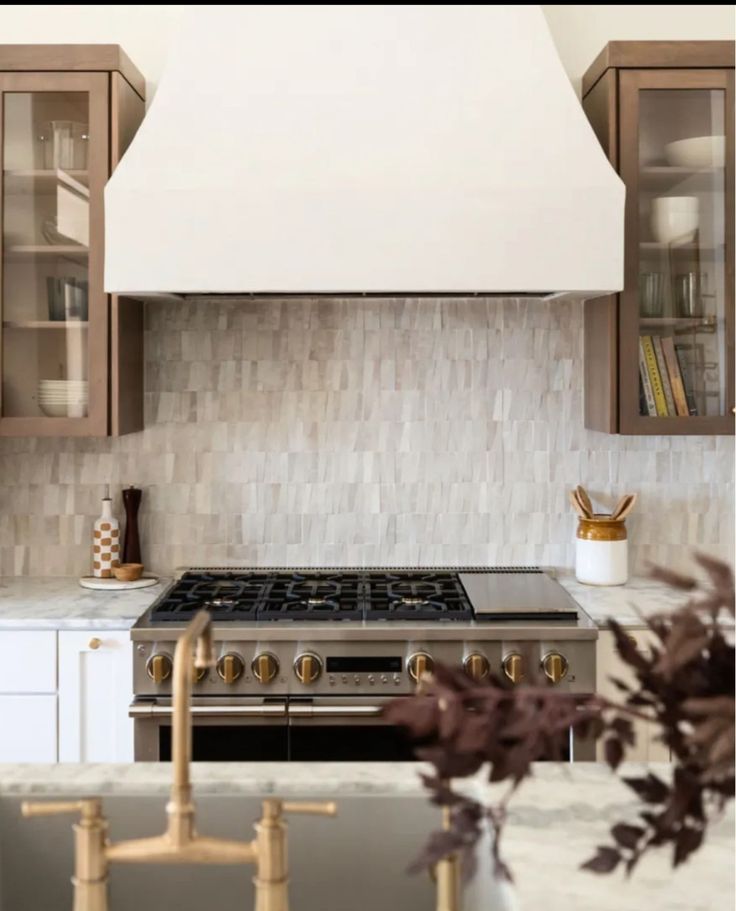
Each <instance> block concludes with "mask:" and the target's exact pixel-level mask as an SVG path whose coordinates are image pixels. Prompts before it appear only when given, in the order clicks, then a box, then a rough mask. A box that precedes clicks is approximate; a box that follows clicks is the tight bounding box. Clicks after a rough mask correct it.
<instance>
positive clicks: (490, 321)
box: [0, 298, 734, 575]
mask: <svg viewBox="0 0 736 911" xmlns="http://www.w3.org/2000/svg"><path fill="white" fill-rule="evenodd" d="M582 308H583V304H582V303H581V302H567V303H564V302H563V303H560V302H551V303H543V302H540V301H528V300H516V299H506V300H498V299H480V298H472V299H468V300H456V299H448V300H441V299H423V300H417V299H396V300H366V299H352V300H311V301H310V300H300V299H291V300H283V301H274V300H268V301H249V302H245V303H240V302H221V303H199V304H194V303H181V304H168V303H165V304H164V303H155V304H148V305H147V308H146V429H145V430H144V431H143V432H142V433H140V434H133V435H129V436H126V437H122V438H120V439H112V440H80V439H68V438H67V439H52V440H46V439H19V440H12V439H2V440H0V570H1V571H2V573H3V574H6V575H19V574H20V575H24V574H31V575H44V574H59V573H61V574H78V573H85V572H87V571H88V570H89V564H90V544H89V539H90V533H91V527H92V522H93V520H94V518H95V517H96V516H97V515H98V513H99V501H100V497H101V496H102V492H103V485H104V484H106V483H110V484H111V485H112V488H113V490H114V491H115V493H116V497H117V499H116V508H117V511H118V514H119V515H122V509H121V504H120V498H119V492H120V489H121V488H122V487H123V486H125V485H128V484H135V485H136V486H140V487H143V489H144V496H143V507H142V510H141V526H142V528H141V531H142V539H143V549H144V558H145V559H146V562H147V563H148V565H149V566H150V567H151V568H152V569H155V570H157V571H160V572H171V571H172V570H173V569H174V568H175V567H177V566H182V565H194V564H198V565H202V564H207V565H220V564H230V565H237V564H241V565H244V564H250V565H285V564H292V565H294V564H304V565H315V566H316V565H350V564H359V565H370V564H376V565H415V564H416V565H420V566H421V565H431V564H460V563H471V564H487V563H542V564H545V565H555V566H570V565H572V562H573V554H574V546H573V545H574V529H575V520H574V517H573V515H572V511H571V508H570V506H569V503H568V499H567V491H568V490H569V488H570V487H571V486H573V485H575V484H576V483H579V482H582V483H584V484H585V485H586V486H587V487H588V489H589V490H590V491H591V492H592V493H593V494H594V496H597V497H598V498H599V500H600V502H601V504H603V505H611V504H612V503H613V502H614V500H615V499H617V498H618V496H619V495H620V494H622V493H624V492H626V491H638V492H639V494H640V501H639V503H638V504H637V507H636V510H635V512H634V514H632V516H631V518H630V520H629V523H628V524H629V537H630V541H631V557H632V562H633V567H634V569H641V568H643V566H644V564H645V562H646V561H647V560H654V561H658V562H663V563H665V564H670V565H676V564H678V563H680V561H682V560H683V559H684V558H686V556H687V554H688V552H689V551H690V550H691V548H692V547H694V546H697V547H700V548H703V549H705V550H708V551H709V552H711V553H715V554H719V555H722V556H725V557H728V558H731V557H732V555H733V547H734V544H733V525H734V473H733V467H734V465H733V460H734V446H733V439H732V438H728V437H619V436H609V435H606V434H599V433H595V432H591V431H587V430H585V429H584V427H583V405H582V395H583V388H582V313H583V309H582Z"/></svg>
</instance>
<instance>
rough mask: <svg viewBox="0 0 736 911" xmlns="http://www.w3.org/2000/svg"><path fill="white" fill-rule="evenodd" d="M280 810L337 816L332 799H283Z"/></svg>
mask: <svg viewBox="0 0 736 911" xmlns="http://www.w3.org/2000/svg"><path fill="white" fill-rule="evenodd" d="M281 810H282V812H284V813H304V814H305V815H309V816H337V804H336V803H335V801H334V800H326V801H321V802H320V801H308V800H298V801H293V800H284V801H282V802H281Z"/></svg>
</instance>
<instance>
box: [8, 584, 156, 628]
mask: <svg viewBox="0 0 736 911" xmlns="http://www.w3.org/2000/svg"><path fill="white" fill-rule="evenodd" d="M170 581H171V580H170V579H166V578H162V579H160V580H159V582H158V584H157V585H151V586H150V587H149V588H139V589H133V590H131V591H117V592H98V591H91V590H90V589H88V588H82V587H81V586H80V585H79V582H78V580H77V579H74V578H69V577H64V576H54V577H48V576H17V577H15V578H10V577H5V578H0V629H115V630H121V629H130V627H131V626H133V624H134V623H135V621H136V620H137V619H138V618H139V617H140V615H141V614H142V613H143V612H144V611H145V610H146V608H147V607H149V606H150V605H151V604H153V602H154V601H155V600H156V598H158V596H159V595H160V594H161V592H162V591H164V588H165V587H166V586H167V585H168V584H169V582H170Z"/></svg>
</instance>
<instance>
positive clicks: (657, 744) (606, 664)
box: [597, 629, 670, 762]
mask: <svg viewBox="0 0 736 911" xmlns="http://www.w3.org/2000/svg"><path fill="white" fill-rule="evenodd" d="M627 634H628V635H629V636H630V637H631V639H632V640H633V641H634V643H635V644H636V647H637V648H638V649H639V650H640V651H646V650H647V649H648V648H649V643H650V642H651V639H652V634H651V633H650V632H649V631H648V630H629V631H628V633H627ZM597 666H598V672H597V690H598V692H599V693H600V694H601V696H605V697H607V698H608V699H611V700H612V701H613V702H623V699H624V696H625V694H623V693H622V692H621V691H620V690H619V689H617V688H616V687H615V686H614V685H613V683H611V677H616V678H617V679H619V680H621V681H623V682H624V683H634V682H635V679H636V678H635V677H634V674H633V672H632V671H631V670H630V668H629V666H628V665H627V664H624V662H623V661H621V659H620V658H619V656H618V653H617V651H616V646H615V642H614V638H613V633H611V632H609V630H603V629H602V630H600V632H599V634H598V653H597ZM634 733H635V734H636V745H635V746H634V747H633V748H630V749H629V750H628V752H627V754H626V759H627V761H631V762H669V760H670V751H669V747H666V746H665V745H664V744H663V743H662V742H661V741H660V740H659V739H658V738H657V729H656V728H655V727H654V726H652V725H651V724H648V723H647V722H646V721H634ZM602 750H603V748H602V743H601V742H599V743H598V758H599V759H603V752H602Z"/></svg>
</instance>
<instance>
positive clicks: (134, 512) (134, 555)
mask: <svg viewBox="0 0 736 911" xmlns="http://www.w3.org/2000/svg"><path fill="white" fill-rule="evenodd" d="M141 496H142V491H141V490H140V489H139V488H138V487H132V486H131V487H126V488H125V490H124V491H123V506H124V507H125V537H124V538H123V563H142V562H143V560H141V539H140V535H139V533H138V509H139V508H140V505H141Z"/></svg>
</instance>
